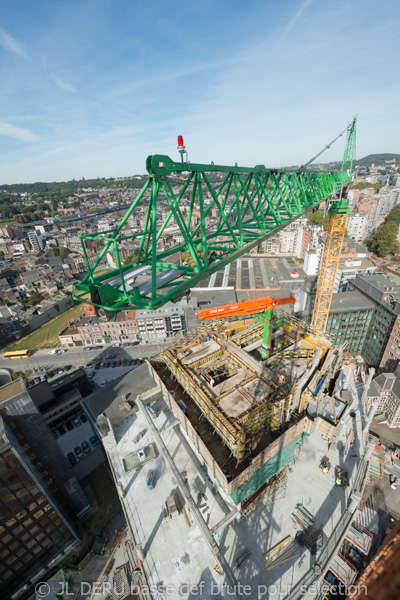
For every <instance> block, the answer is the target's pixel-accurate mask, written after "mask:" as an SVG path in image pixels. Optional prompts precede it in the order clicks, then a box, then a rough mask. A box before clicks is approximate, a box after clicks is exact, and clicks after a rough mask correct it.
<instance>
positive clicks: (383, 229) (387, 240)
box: [371, 221, 399, 257]
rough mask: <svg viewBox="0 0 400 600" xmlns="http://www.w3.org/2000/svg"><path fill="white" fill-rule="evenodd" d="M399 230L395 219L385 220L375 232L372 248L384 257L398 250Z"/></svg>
mask: <svg viewBox="0 0 400 600" xmlns="http://www.w3.org/2000/svg"><path fill="white" fill-rule="evenodd" d="M398 230H399V227H398V225H396V223H395V222H394V221H389V222H383V223H382V225H380V226H379V227H378V229H377V230H376V232H375V235H374V237H373V239H372V242H371V250H372V251H373V252H375V253H376V254H378V256H382V257H384V256H387V255H388V254H391V253H392V252H395V251H396V250H398V247H399V244H398V242H397V234H398Z"/></svg>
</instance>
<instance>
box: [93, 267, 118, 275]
mask: <svg viewBox="0 0 400 600" xmlns="http://www.w3.org/2000/svg"><path fill="white" fill-rule="evenodd" d="M109 271H114V269H111V267H109V268H105V269H96V270H95V272H94V273H93V275H94V276H96V275H103V273H108V272H109Z"/></svg>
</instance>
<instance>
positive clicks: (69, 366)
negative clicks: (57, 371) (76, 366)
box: [64, 365, 72, 371]
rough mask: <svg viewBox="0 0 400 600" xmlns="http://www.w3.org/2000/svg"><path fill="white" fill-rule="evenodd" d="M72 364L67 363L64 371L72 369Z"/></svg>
mask: <svg viewBox="0 0 400 600" xmlns="http://www.w3.org/2000/svg"><path fill="white" fill-rule="evenodd" d="M71 367H72V365H65V367H64V371H69V370H70V369H71Z"/></svg>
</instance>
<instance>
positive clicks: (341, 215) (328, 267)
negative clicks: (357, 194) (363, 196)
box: [311, 204, 350, 334]
mask: <svg viewBox="0 0 400 600" xmlns="http://www.w3.org/2000/svg"><path fill="white" fill-rule="evenodd" d="M332 211H334V212H330V213H329V215H328V226H327V230H326V238H325V244H324V250H323V253H322V258H321V265H320V270H319V277H318V284H317V293H316V295H315V304H314V310H313V316H312V321H311V326H312V327H314V328H315V329H316V331H318V332H319V333H320V334H324V333H325V330H326V326H327V323H328V317H329V310H330V307H331V302H332V295H333V290H334V287H335V280H336V274H337V270H338V267H339V261H340V254H341V250H342V245H343V238H344V234H345V233H346V226H347V218H348V213H350V209H349V208H348V206H347V204H344V205H341V206H339V207H337V208H335V209H332Z"/></svg>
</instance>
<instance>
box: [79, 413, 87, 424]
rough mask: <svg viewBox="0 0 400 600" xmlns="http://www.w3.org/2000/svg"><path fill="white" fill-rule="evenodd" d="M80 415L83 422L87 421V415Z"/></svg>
mask: <svg viewBox="0 0 400 600" xmlns="http://www.w3.org/2000/svg"><path fill="white" fill-rule="evenodd" d="M80 417H81V421H82V423H87V416H86V415H80Z"/></svg>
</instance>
